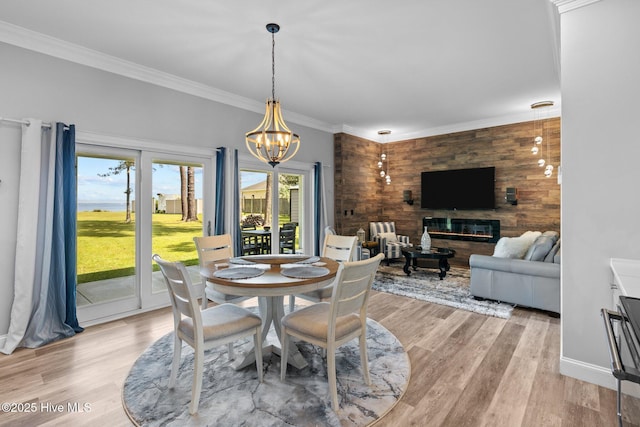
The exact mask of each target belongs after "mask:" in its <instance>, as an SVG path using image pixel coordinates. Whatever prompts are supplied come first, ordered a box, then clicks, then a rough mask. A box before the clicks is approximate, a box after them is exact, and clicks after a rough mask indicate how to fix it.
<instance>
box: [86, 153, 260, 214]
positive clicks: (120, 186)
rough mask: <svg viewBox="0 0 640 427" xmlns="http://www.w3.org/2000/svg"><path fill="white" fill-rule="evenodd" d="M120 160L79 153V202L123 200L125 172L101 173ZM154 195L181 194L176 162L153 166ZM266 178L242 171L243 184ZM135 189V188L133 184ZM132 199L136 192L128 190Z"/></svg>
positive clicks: (199, 187) (199, 191) (197, 180)
mask: <svg viewBox="0 0 640 427" xmlns="http://www.w3.org/2000/svg"><path fill="white" fill-rule="evenodd" d="M119 163H120V161H119V160H112V159H103V158H92V157H82V156H79V157H78V202H79V203H125V201H126V195H125V193H124V192H125V190H126V187H127V184H126V183H127V176H126V173H125V172H124V171H123V172H122V173H120V174H118V175H111V176H107V177H101V176H100V175H99V174H105V173H108V172H109V168H110V167H115V166H117V165H118V164H119ZM135 173H136V172H135V170H132V171H131V186H132V188H133V187H134V185H133V183H134V180H135ZM152 179H153V184H152V188H153V195H154V196H155V195H156V194H158V193H162V194H180V170H179V167H178V166H176V165H166V164H165V165H161V166H156V167H155V168H154V171H153V178H152ZM264 179H265V175H264V173H258V172H248V171H243V172H242V175H241V180H242V187H247V186H250V185H253V184H255V183H256V182H260V181H262V180H264ZM195 183H196V198H198V199H200V198H202V168H195ZM134 190H135V188H134ZM131 199H132V200H134V199H135V193H131Z"/></svg>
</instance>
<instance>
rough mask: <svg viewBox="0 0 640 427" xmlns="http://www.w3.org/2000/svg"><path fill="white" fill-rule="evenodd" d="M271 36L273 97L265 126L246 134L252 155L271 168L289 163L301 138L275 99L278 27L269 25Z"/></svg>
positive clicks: (267, 111) (267, 106)
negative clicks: (287, 123)
mask: <svg viewBox="0 0 640 427" xmlns="http://www.w3.org/2000/svg"><path fill="white" fill-rule="evenodd" d="M267 31H268V32H270V33H271V98H269V99H267V104H266V111H265V113H264V118H263V119H262V123H260V125H258V127H257V128H255V129H254V130H252V131H251V132H247V134H246V135H245V141H246V143H247V148H248V149H249V152H250V153H251V154H253V155H254V156H255V157H257V158H258V159H260V160H261V161H263V162H265V163H269V164H270V165H271V166H273V167H276V165H277V164H279V163H283V162H286V161H287V160H289V159H291V158H292V157H293V156H295V154H296V153H297V152H298V149H299V148H300V137H299V136H298V135H297V134H295V133H293V132H291V130H289V128H288V127H287V125H286V124H285V122H284V119H283V118H282V112H281V111H280V101H279V100H277V99H276V65H275V64H276V60H275V49H276V39H275V34H276V33H277V32H278V31H280V26H279V25H278V24H273V23H271V24H267Z"/></svg>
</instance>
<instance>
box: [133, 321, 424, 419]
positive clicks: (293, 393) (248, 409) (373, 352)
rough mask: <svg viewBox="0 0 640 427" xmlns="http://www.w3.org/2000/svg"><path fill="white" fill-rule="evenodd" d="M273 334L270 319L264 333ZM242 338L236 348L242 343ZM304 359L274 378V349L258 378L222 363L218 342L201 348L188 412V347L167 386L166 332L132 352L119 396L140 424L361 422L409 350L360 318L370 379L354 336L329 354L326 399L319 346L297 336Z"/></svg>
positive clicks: (385, 405) (401, 382)
mask: <svg viewBox="0 0 640 427" xmlns="http://www.w3.org/2000/svg"><path fill="white" fill-rule="evenodd" d="M273 338H275V332H274V330H273V327H272V329H271V331H270V338H268V339H273ZM250 344H251V342H250V341H249V340H245V341H244V342H241V343H239V344H238V345H237V346H236V354H238V352H240V351H242V349H243V348H248V347H249V346H250ZM296 345H297V346H298V348H299V349H300V352H301V353H302V355H303V356H304V358H305V359H306V360H307V362H308V363H309V366H308V367H306V368H304V369H300V370H298V369H296V368H293V367H289V370H288V371H287V378H286V381H285V382H284V383H283V382H281V381H280V357H279V356H276V355H273V356H271V357H267V358H265V360H264V369H265V370H264V373H265V376H264V382H263V383H262V384H260V383H259V382H258V379H257V378H258V375H257V372H256V370H255V366H248V367H246V368H244V369H241V370H239V371H236V370H234V369H233V368H232V367H230V366H229V360H228V357H227V351H226V346H224V347H221V348H215V349H212V350H210V351H208V352H206V353H205V364H204V366H205V371H204V375H203V386H202V395H201V397H200V406H199V410H198V413H197V414H196V415H194V416H190V415H189V410H188V405H189V402H190V400H191V383H192V375H193V350H192V349H191V347H188V346H185V347H184V348H183V350H182V362H181V367H180V373H179V375H178V381H177V383H176V386H175V388H174V389H173V390H169V389H168V387H167V384H168V380H169V373H170V371H171V368H170V366H171V357H172V354H173V333H169V334H167V335H165V336H164V337H162V338H160V339H159V340H158V341H156V342H155V343H154V344H152V345H151V346H150V347H149V348H148V349H147V350H145V352H144V353H143V354H142V355H141V356H140V357H139V358H138V359H137V360H136V362H135V363H134V365H133V367H132V368H131V371H130V372H129V375H128V377H127V379H126V380H125V384H124V388H123V392H122V399H123V405H124V407H125V410H126V412H127V415H129V418H130V419H131V420H132V421H133V422H134V423H135V424H136V425H142V426H172V425H173V426H252V427H261V426H343V427H347V426H366V425H369V424H371V423H373V422H375V421H377V420H378V419H380V418H381V417H383V416H384V415H385V414H386V413H387V412H388V411H389V410H390V409H391V408H392V407H393V406H395V404H396V403H397V402H398V400H399V399H400V398H401V397H402V395H403V394H404V392H405V391H406V388H407V386H408V383H409V377H410V374H411V366H410V362H409V357H408V355H407V353H406V351H405V350H404V348H403V347H402V344H400V342H399V341H398V340H397V338H396V337H395V336H394V335H393V334H392V333H391V332H389V331H388V330H387V329H385V328H384V327H383V326H381V325H380V324H379V323H377V322H375V321H374V320H371V319H369V320H368V321H367V345H368V356H369V371H370V375H371V387H367V386H366V384H364V380H363V378H362V372H361V370H360V353H359V350H358V343H357V340H352V341H350V342H349V343H347V344H345V345H343V346H342V347H340V348H339V350H338V352H337V354H336V369H337V377H338V400H339V402H340V410H339V411H337V412H334V411H333V410H332V409H331V404H330V401H329V391H328V390H329V387H328V384H327V373H326V360H325V359H323V357H322V352H321V349H320V348H319V347H315V346H312V345H310V344H308V343H304V342H297V343H296Z"/></svg>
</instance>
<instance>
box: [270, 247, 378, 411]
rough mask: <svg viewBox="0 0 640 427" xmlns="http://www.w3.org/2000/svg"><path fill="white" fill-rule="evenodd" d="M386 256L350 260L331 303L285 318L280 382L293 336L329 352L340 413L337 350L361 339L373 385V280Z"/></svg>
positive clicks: (363, 360) (330, 373)
mask: <svg viewBox="0 0 640 427" xmlns="http://www.w3.org/2000/svg"><path fill="white" fill-rule="evenodd" d="M382 259H384V254H378V255H376V256H375V257H373V258H370V259H367V260H363V261H353V262H349V261H346V262H344V263H342V264H341V265H340V267H339V268H338V273H337V275H336V281H335V285H334V286H333V293H332V295H331V301H330V302H319V303H316V304H313V305H310V306H307V307H303V308H301V309H300V310H297V311H294V312H292V313H289V314H287V315H286V316H284V317H283V318H282V333H281V339H282V356H281V357H282V360H281V367H280V379H281V380H282V381H284V380H285V377H286V374H287V354H288V351H289V345H290V344H291V342H290V341H291V340H290V339H289V336H291V337H295V338H298V339H300V340H303V341H307V342H309V343H311V344H315V345H318V346H320V347H322V348H323V349H326V352H327V374H328V377H329V394H330V396H331V405H332V407H333V409H334V410H336V411H337V410H338V407H339V406H338V387H337V379H336V354H335V353H336V349H337V348H338V347H340V346H341V345H343V344H345V343H346V342H348V341H350V340H352V339H354V338H356V337H359V343H360V364H361V368H362V375H363V377H364V381H365V383H366V384H367V385H370V383H371V380H370V378H369V365H368V361H367V302H368V300H369V291H370V290H371V285H372V284H373V279H374V277H375V274H376V270H377V269H378V265H380V261H381V260H382Z"/></svg>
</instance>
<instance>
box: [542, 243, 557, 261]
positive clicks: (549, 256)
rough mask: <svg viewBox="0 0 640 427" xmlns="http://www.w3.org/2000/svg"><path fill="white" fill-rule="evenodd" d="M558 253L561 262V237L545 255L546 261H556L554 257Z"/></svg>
mask: <svg viewBox="0 0 640 427" xmlns="http://www.w3.org/2000/svg"><path fill="white" fill-rule="evenodd" d="M556 254H558V263H559V262H560V255H559V254H560V239H558V241H557V242H556V243H555V245H553V247H552V248H551V250H550V251H549V253H548V254H547V256H545V257H544V262H555V260H554V258H555V256H556Z"/></svg>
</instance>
